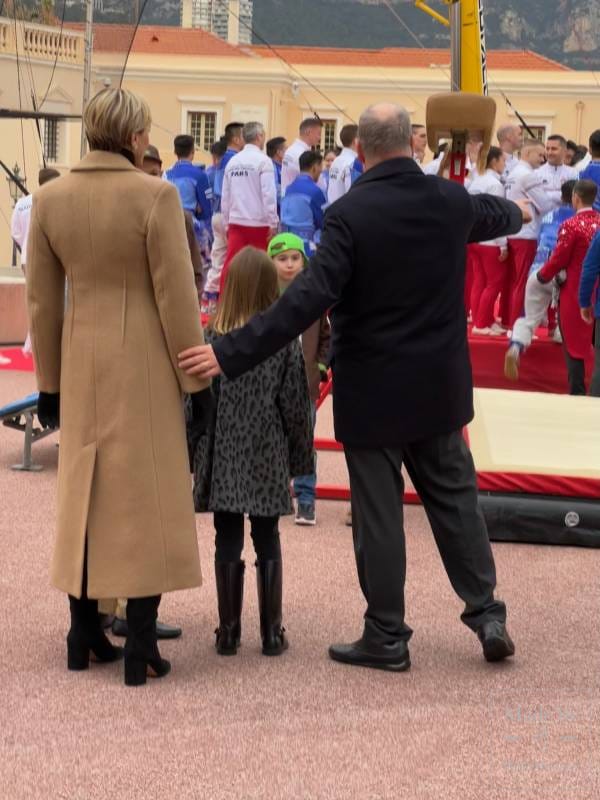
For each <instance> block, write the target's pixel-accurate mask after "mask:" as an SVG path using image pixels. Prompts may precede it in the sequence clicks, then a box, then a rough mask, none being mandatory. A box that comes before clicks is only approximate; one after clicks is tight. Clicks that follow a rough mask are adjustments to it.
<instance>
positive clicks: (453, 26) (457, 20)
mask: <svg viewBox="0 0 600 800" xmlns="http://www.w3.org/2000/svg"><path fill="white" fill-rule="evenodd" d="M461 5H462V3H453V4H452V5H451V6H450V57H451V60H450V64H451V84H452V85H451V87H450V90H451V91H453V92H460V90H461V86H462V64H461V48H462V16H461V13H462V10H461Z"/></svg>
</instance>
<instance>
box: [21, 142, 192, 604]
mask: <svg viewBox="0 0 600 800" xmlns="http://www.w3.org/2000/svg"><path fill="white" fill-rule="evenodd" d="M29 247H30V251H29V259H28V265H27V297H28V307H29V316H30V323H31V333H32V340H33V352H34V359H35V367H36V373H37V381H38V387H39V390H40V391H43V392H49V393H54V392H58V391H60V403H61V406H60V451H59V468H58V503H57V505H58V508H57V531H56V544H55V548H54V556H53V563H52V575H51V577H52V583H53V584H54V586H55V587H57V588H58V589H61V590H62V591H64V592H67V593H69V594H71V595H74V596H75V597H80V596H81V588H82V574H83V559H84V553H85V545H86V533H87V568H88V584H87V590H88V596H89V597H91V598H112V597H146V596H149V595H156V594H162V593H163V592H168V591H172V590H175V589H187V588H191V587H194V586H198V585H199V584H200V583H201V575H200V562H199V556H198V542H197V534H196V525H195V516H194V508H193V501H192V493H191V483H190V470H189V462H188V455H187V444H186V434H185V424H184V410H183V402H182V393H183V392H197V391H200V390H202V389H204V388H206V387H207V385H208V382H206V381H201V380H199V379H197V378H191V377H189V376H186V375H185V374H184V373H183V372H182V371H181V370H179V369H178V367H177V353H178V352H181V351H182V350H183V349H185V348H186V347H191V346H193V345H197V344H202V343H203V341H204V340H203V335H202V329H201V326H200V310H199V307H198V294H197V291H196V287H195V285H194V273H193V270H192V264H191V260H190V254H189V249H188V244H187V238H186V233H185V225H184V219H183V211H182V208H181V203H180V201H179V196H178V193H177V189H176V188H175V187H174V186H172V185H171V184H169V183H167V182H165V181H161V180H159V179H157V178H155V177H150V176H148V175H145V174H144V173H143V172H141V171H139V170H137V169H136V168H135V167H134V166H133V165H132V164H131V163H130V162H129V161H128V160H127V159H126V158H125V157H123V156H121V155H118V154H116V153H106V152H101V151H92V152H91V153H90V154H88V155H87V156H86V157H85V158H84V159H83V160H82V161H81V163H80V164H79V165H78V166H76V167H74V168H73V169H72V171H71V172H70V173H69V174H68V175H65V176H63V177H61V178H57V179H56V180H55V181H52V182H50V183H48V184H47V185H45V186H44V187H42V188H41V189H40V190H39V192H36V195H35V198H34V202H33V212H32V219H31V229H30V238H29ZM65 278H66V283H67V290H68V297H67V304H66V310H65Z"/></svg>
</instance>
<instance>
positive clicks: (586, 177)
mask: <svg viewBox="0 0 600 800" xmlns="http://www.w3.org/2000/svg"><path fill="white" fill-rule="evenodd" d="M579 180H580V181H594V183H595V184H596V186H597V187H598V194H597V195H596V201H595V202H594V211H600V161H592V162H591V163H590V164H588V165H587V167H586V168H585V169H584V170H583V172H581V174H580V175H579Z"/></svg>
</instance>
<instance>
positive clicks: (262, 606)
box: [256, 561, 289, 656]
mask: <svg viewBox="0 0 600 800" xmlns="http://www.w3.org/2000/svg"><path fill="white" fill-rule="evenodd" d="M282 575H283V569H282V564H281V561H257V562H256V581H257V586H258V607H259V612H260V635H261V638H262V651H263V655H265V656H280V655H281V654H282V653H283V651H284V650H287V649H288V647H289V643H288V640H287V638H286V636H285V628H283V627H282V625H281V600H282Z"/></svg>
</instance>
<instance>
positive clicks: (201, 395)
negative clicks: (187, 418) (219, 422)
mask: <svg viewBox="0 0 600 800" xmlns="http://www.w3.org/2000/svg"><path fill="white" fill-rule="evenodd" d="M190 400H191V401H192V419H191V425H190V432H191V434H192V438H194V439H195V440H198V439H199V438H200V437H201V436H202V435H203V434H204V433H206V430H207V428H208V425H209V423H210V418H211V415H212V410H213V406H214V401H213V395H212V391H211V389H210V387H209V388H208V389H204V390H203V391H201V392H194V394H191V395H190Z"/></svg>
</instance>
